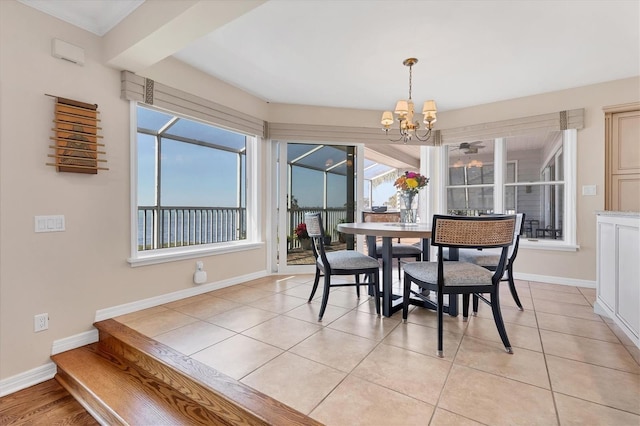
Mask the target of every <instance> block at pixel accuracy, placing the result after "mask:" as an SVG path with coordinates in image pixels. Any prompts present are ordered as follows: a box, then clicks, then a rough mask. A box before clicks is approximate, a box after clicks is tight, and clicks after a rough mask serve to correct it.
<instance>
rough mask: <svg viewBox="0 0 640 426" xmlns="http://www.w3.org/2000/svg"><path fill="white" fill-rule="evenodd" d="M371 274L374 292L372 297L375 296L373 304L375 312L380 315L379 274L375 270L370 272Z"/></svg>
mask: <svg viewBox="0 0 640 426" xmlns="http://www.w3.org/2000/svg"><path fill="white" fill-rule="evenodd" d="M372 275H373V277H372V278H373V279H372V280H371V281H373V283H374V284H373V285H374V286H375V288H374V289H373V293H374V295H375V296H374V297H375V304H376V314H378V316H380V282H379V281H380V274H379V273H378V272H375V273H373V274H372Z"/></svg>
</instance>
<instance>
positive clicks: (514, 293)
mask: <svg viewBox="0 0 640 426" xmlns="http://www.w3.org/2000/svg"><path fill="white" fill-rule="evenodd" d="M507 275H508V281H509V290H510V291H511V296H513V300H514V301H515V302H516V305H518V309H520V310H521V311H524V308H523V307H522V303H520V298H519V297H518V292H517V291H516V283H515V282H513V270H512V269H511V264H509V266H507Z"/></svg>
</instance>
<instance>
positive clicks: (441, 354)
mask: <svg viewBox="0 0 640 426" xmlns="http://www.w3.org/2000/svg"><path fill="white" fill-rule="evenodd" d="M443 305H444V295H443V294H442V288H438V356H439V357H440V358H444V348H443V342H442V341H443V337H442V328H443V324H442V319H443V318H442V316H443V315H442V313H443V312H444V307H443Z"/></svg>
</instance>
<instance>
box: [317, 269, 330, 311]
mask: <svg viewBox="0 0 640 426" xmlns="http://www.w3.org/2000/svg"><path fill="white" fill-rule="evenodd" d="M330 287H331V275H329V274H326V275H325V276H324V294H323V295H322V305H321V306H320V315H318V321H322V316H323V315H324V310H325V309H327V302H328V301H329V288H330Z"/></svg>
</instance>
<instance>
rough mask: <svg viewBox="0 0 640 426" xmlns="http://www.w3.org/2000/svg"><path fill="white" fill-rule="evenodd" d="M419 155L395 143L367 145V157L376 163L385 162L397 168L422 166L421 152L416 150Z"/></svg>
mask: <svg viewBox="0 0 640 426" xmlns="http://www.w3.org/2000/svg"><path fill="white" fill-rule="evenodd" d="M416 155H417V156H413V155H411V154H410V153H407V152H403V151H400V150H398V149H397V147H396V146H395V145H379V144H373V145H367V146H366V147H365V157H366V158H367V159H369V160H371V161H375V162H376V163H380V164H385V165H387V166H391V167H395V168H397V169H404V168H410V169H419V168H420V152H419V150H418V151H416Z"/></svg>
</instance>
